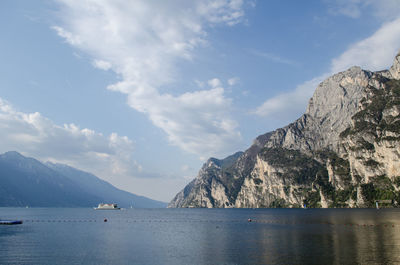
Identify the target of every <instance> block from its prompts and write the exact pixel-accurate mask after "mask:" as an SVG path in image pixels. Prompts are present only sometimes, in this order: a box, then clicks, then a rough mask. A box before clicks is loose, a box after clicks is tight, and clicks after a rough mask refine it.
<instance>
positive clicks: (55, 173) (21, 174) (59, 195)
mask: <svg viewBox="0 0 400 265" xmlns="http://www.w3.org/2000/svg"><path fill="white" fill-rule="evenodd" d="M100 202H115V203H118V204H119V205H120V206H122V207H129V206H131V205H132V206H133V207H138V208H159V207H160V208H163V207H165V206H166V204H165V203H162V202H158V201H154V200H151V199H148V198H145V197H141V196H137V195H134V194H131V193H129V192H125V191H121V190H119V189H117V188H115V187H114V186H112V185H111V184H109V183H107V182H105V181H102V180H100V179H99V178H97V177H96V176H94V175H92V174H89V173H86V172H83V171H80V170H77V169H74V168H72V167H69V166H66V165H55V164H50V163H46V164H43V163H41V162H39V161H38V160H36V159H34V158H28V157H25V156H23V155H21V154H19V153H18V152H14V151H12V152H6V153H4V154H2V155H0V206H4V207H5V206H14V207H25V206H30V207H94V206H97V204H98V203H100Z"/></svg>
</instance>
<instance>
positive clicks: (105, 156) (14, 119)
mask: <svg viewBox="0 0 400 265" xmlns="http://www.w3.org/2000/svg"><path fill="white" fill-rule="evenodd" d="M0 138H1V139H2V141H1V145H0V151H1V152H2V153H3V152H6V151H10V150H15V151H19V152H22V153H23V154H24V155H28V156H33V157H35V158H38V159H40V160H42V161H51V162H57V163H65V164H68V165H71V166H74V167H77V168H79V169H83V170H86V171H89V172H92V173H94V174H96V175H98V176H99V177H102V178H103V179H105V180H107V181H114V180H115V179H114V178H121V177H122V178H126V177H127V176H134V175H137V173H138V172H140V170H141V167H140V165H138V164H137V163H136V161H135V160H134V159H133V158H132V154H133V150H134V145H133V142H132V141H131V140H130V139H129V138H128V137H126V136H119V135H118V134H116V133H112V134H111V135H109V136H104V135H103V134H101V133H98V132H95V131H93V130H90V129H86V128H85V129H80V128H79V127H78V126H76V125H74V124H64V125H63V126H59V125H57V124H55V123H53V122H52V121H51V120H49V119H48V118H46V117H43V116H42V115H41V114H40V113H38V112H35V113H23V112H19V111H17V110H15V109H14V108H13V107H12V106H11V104H10V103H8V102H6V101H5V100H3V99H1V98H0Z"/></svg>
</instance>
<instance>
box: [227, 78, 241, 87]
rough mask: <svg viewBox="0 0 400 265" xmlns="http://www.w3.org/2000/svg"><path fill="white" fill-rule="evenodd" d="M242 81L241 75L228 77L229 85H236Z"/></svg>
mask: <svg viewBox="0 0 400 265" xmlns="http://www.w3.org/2000/svg"><path fill="white" fill-rule="evenodd" d="M239 81H240V79H239V77H232V78H229V79H228V85H230V86H234V85H236V84H237V83H238V82H239Z"/></svg>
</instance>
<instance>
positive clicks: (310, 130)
mask: <svg viewBox="0 0 400 265" xmlns="http://www.w3.org/2000/svg"><path fill="white" fill-rule="evenodd" d="M398 79H400V53H399V54H397V55H396V57H395V59H394V63H393V65H392V67H391V68H390V69H389V70H383V71H378V72H371V71H367V70H362V69H361V68H360V67H357V66H355V67H351V68H349V69H348V70H346V71H343V72H340V73H337V74H335V75H332V76H331V77H328V78H327V79H326V80H324V81H323V82H321V83H320V84H319V85H318V87H317V88H316V90H315V92H314V94H313V96H312V98H311V99H310V101H309V104H308V106H307V110H306V112H305V113H304V114H303V115H302V116H301V117H300V118H299V119H297V120H296V121H294V122H293V123H290V124H289V125H287V126H285V127H283V128H279V129H277V130H275V131H272V132H269V133H266V134H263V135H260V136H258V137H257V138H256V139H255V140H254V142H253V145H252V146H251V147H250V148H249V149H247V150H246V151H245V152H244V153H243V154H242V155H241V156H239V157H238V158H237V160H236V161H234V162H233V165H232V166H231V167H229V168H222V167H221V166H219V165H218V164H216V163H212V161H211V160H208V161H207V162H206V163H205V164H204V165H203V167H202V169H201V170H200V171H199V174H198V176H197V177H196V178H195V179H194V180H193V181H192V182H191V183H190V185H188V186H187V187H185V189H184V190H183V191H181V192H180V193H178V194H177V196H176V197H175V198H174V199H173V200H172V201H171V202H170V204H169V206H168V207H210V208H212V207H250V208H258V207H300V206H302V205H303V204H307V205H308V206H310V207H370V206H371V205H372V204H373V202H374V201H375V200H382V201H388V200H389V199H390V200H391V201H392V204H391V206H394V205H396V204H397V203H398V202H400V194H399V192H398V191H399V190H400V186H398V184H400V172H398V171H397V170H396V168H400V163H399V160H400V150H399V149H400V148H399V143H398V140H397V141H391V142H390V140H393V139H398V138H396V137H399V136H400V129H399V128H398V127H397V125H398V124H397V122H398V120H397V119H396V117H397V116H398V114H399V110H400V101H399V100H398V94H397V93H398V90H399V89H400V88H398V87H400V85H399V83H400V81H399V80H398ZM379 97H380V98H379ZM382 98H384V99H382ZM385 100H386V101H387V102H391V103H390V104H392V106H391V105H390V104H389V103H388V104H386V101H385ZM379 102H380V103H379ZM382 102H383V103H382ZM377 105H380V106H381V108H380V109H379V110H375V112H373V111H372V110H374V109H375V108H376V106H377ZM370 112H373V114H371V115H372V116H374V117H372V118H371V117H367V116H366V114H365V113H370ZM363 113H364V114H365V115H364V116H362V114H363ZM396 115H397V116H396ZM361 116H362V117H361ZM375 116H377V117H378V118H379V117H380V119H375ZM360 117H361V118H360ZM382 117H384V118H383V120H384V121H385V124H389V125H388V126H386V127H384V128H380V127H379V126H381V127H382V126H383V125H380V123H382V124H383V122H381V120H382ZM357 119H361V120H362V121H359V120H357ZM367 121H368V124H367V125H365V124H364V123H366V122H367ZM374 122H375V123H378V125H379V126H378V125H376V126H375V125H374ZM369 123H371V124H369ZM358 124H363V127H361V128H362V129H360V130H358V131H357V130H356V129H354V128H356V127H357V126H358ZM372 125H374V126H375V127H374V126H372ZM368 126H372V127H373V128H375V129H376V130H375V131H374V132H371V131H368V130H367V128H369V127H368ZM351 128H353V129H351ZM357 128H358V127H357ZM389 129H390V130H392V131H390V132H389ZM378 130H381V131H378ZM346 131H347V132H355V131H356V133H353V134H352V135H353V136H349V135H346V134H345V132H346ZM382 133H384V134H388V135H387V137H392V138H385V139H386V140H384V141H383V142H382V141H381V139H382V137H381V138H379V137H378V135H380V134H382ZM346 137H347V138H346ZM351 137H353V138H354V139H353V138H351ZM357 137H358V138H360V139H358V138H357ZM355 138H357V139H355ZM361 139H362V140H361ZM371 145H372V146H373V150H372V147H371ZM352 150H353V151H352ZM354 150H358V152H357V151H354ZM365 154H368V155H365ZM283 162H284V163H283ZM385 165H391V167H390V168H386V166H385ZM372 167H375V168H372ZM397 174H398V175H397ZM384 187H386V189H387V190H388V192H387V193H385V192H384V189H385V188H384Z"/></svg>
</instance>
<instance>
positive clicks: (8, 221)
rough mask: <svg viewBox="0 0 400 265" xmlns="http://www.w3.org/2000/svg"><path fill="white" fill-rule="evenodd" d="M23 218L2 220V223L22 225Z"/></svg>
mask: <svg viewBox="0 0 400 265" xmlns="http://www.w3.org/2000/svg"><path fill="white" fill-rule="evenodd" d="M20 224H22V221H21V220H0V225H20Z"/></svg>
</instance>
